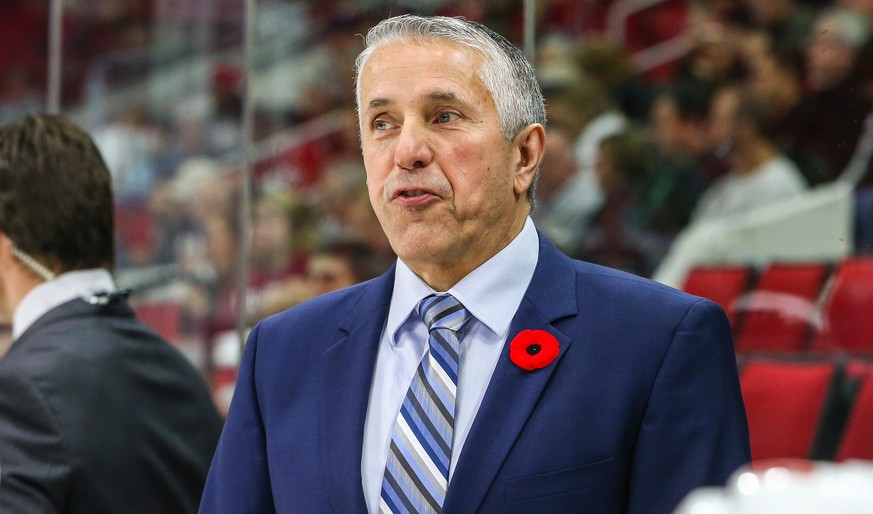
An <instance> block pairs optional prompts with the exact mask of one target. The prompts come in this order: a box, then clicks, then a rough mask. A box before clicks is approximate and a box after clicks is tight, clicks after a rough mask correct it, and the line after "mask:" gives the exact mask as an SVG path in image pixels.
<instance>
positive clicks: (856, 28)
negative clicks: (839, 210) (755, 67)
mask: <svg viewBox="0 0 873 514" xmlns="http://www.w3.org/2000/svg"><path fill="white" fill-rule="evenodd" d="M869 38H870V21H869V20H868V19H867V18H866V17H864V16H863V15H862V14H860V13H858V12H856V11H853V10H850V9H845V8H839V7H837V8H832V9H827V10H824V11H822V12H821V14H819V16H818V17H817V18H816V21H815V25H814V26H813V29H812V31H811V32H810V34H809V39H808V40H807V44H806V47H805V54H804V55H805V59H806V77H805V78H806V85H807V87H808V90H809V92H808V93H807V94H806V95H804V97H803V99H802V100H801V101H800V102H799V104H798V106H797V111H796V112H795V114H794V115H793V124H792V126H793V127H794V129H793V131H792V133H791V134H790V136H789V138H788V141H787V142H786V144H785V147H786V149H787V150H788V153H789V154H792V155H798V154H799V155H810V156H811V157H813V160H814V161H815V163H814V164H815V167H814V168H813V169H812V171H813V172H814V175H815V176H822V177H825V178H826V179H827V180H833V179H836V178H837V177H839V176H840V175H842V173H843V171H844V170H845V169H846V166H847V165H848V163H849V161H850V159H851V158H852V155H853V154H854V152H855V149H856V147H857V143H858V140H859V137H860V136H861V133H862V130H863V129H864V121H865V119H866V118H867V114H868V113H870V111H871V108H873V102H871V99H870V98H868V97H866V96H865V91H864V87H863V85H862V84H861V83H859V81H858V80H857V79H858V75H859V74H858V72H859V71H863V70H861V69H859V68H857V67H858V66H863V65H866V63H863V62H861V61H859V59H858V57H859V55H860V52H861V49H862V48H863V47H864V45H865V43H868V42H869Z"/></svg>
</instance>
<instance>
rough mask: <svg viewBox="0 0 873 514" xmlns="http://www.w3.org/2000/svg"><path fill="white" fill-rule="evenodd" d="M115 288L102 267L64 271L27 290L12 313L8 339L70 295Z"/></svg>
mask: <svg viewBox="0 0 873 514" xmlns="http://www.w3.org/2000/svg"><path fill="white" fill-rule="evenodd" d="M114 290H115V283H114V282H113V280H112V275H111V274H110V273H109V272H108V271H106V270H105V269H99V268H95V269H86V270H77V271H68V272H66V273H62V274H60V275H58V276H57V277H55V279H54V280H50V281H48V282H43V283H42V284H40V285H38V286H36V287H34V288H33V289H31V290H30V291H29V292H28V293H27V294H26V295H24V298H23V299H22V300H21V303H19V304H18V307H16V308H15V313H14V314H13V316H12V339H13V340H15V339H18V336H20V335H21V334H23V333H24V331H25V330H27V329H28V328H30V326H31V325H33V323H34V322H36V320H38V319H39V318H41V317H42V316H43V315H44V314H45V313H47V312H48V311H50V310H52V309H54V308H55V307H57V306H58V305H61V304H63V303H66V302H68V301H70V300H72V299H74V298H87V297H89V296H91V295H93V294H95V293H100V292H108V291H114Z"/></svg>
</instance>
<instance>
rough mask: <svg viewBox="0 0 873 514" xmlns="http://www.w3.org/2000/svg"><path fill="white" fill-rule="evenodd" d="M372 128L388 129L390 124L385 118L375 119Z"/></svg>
mask: <svg viewBox="0 0 873 514" xmlns="http://www.w3.org/2000/svg"><path fill="white" fill-rule="evenodd" d="M373 128H374V129H375V130H388V129H389V128H391V124H390V123H388V122H387V121H385V120H376V121H374V122H373Z"/></svg>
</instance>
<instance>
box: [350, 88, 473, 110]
mask: <svg viewBox="0 0 873 514" xmlns="http://www.w3.org/2000/svg"><path fill="white" fill-rule="evenodd" d="M427 98H429V99H431V100H437V101H440V102H450V101H453V100H456V99H457V96H456V95H455V93H452V92H451V91H434V92H433V93H430V94H429V95H427ZM390 103H392V101H391V100H389V99H387V98H374V99H372V100H370V101H369V103H367V107H368V109H374V108H378V107H384V106H386V105H388V104H390Z"/></svg>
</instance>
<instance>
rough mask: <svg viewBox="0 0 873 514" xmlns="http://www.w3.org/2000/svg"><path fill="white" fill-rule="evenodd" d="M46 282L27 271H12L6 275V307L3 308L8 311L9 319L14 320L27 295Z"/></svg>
mask: <svg viewBox="0 0 873 514" xmlns="http://www.w3.org/2000/svg"><path fill="white" fill-rule="evenodd" d="M44 282H45V281H44V280H43V279H42V278H40V277H37V276H35V275H34V274H33V273H31V272H30V270H26V269H19V270H10V272H9V273H5V274H4V277H3V293H4V295H5V300H6V302H5V303H6V305H4V306H3V308H4V310H6V311H7V312H6V313H7V314H8V317H9V319H12V313H14V312H15V309H17V308H18V305H19V304H21V301H22V300H24V297H25V296H27V293H29V292H31V291H32V290H33V289H34V288H35V287H36V286H38V285H40V284H42V283H44Z"/></svg>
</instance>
